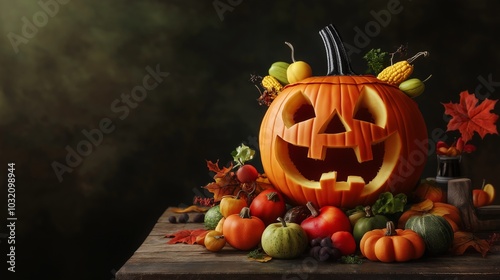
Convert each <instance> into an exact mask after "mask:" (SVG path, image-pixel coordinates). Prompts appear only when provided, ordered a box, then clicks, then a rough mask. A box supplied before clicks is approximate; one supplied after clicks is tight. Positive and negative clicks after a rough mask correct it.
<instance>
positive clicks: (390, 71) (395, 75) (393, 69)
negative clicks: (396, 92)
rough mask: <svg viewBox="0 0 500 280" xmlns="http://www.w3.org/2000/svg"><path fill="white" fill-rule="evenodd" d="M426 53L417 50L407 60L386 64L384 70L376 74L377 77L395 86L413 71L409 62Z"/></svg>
mask: <svg viewBox="0 0 500 280" xmlns="http://www.w3.org/2000/svg"><path fill="white" fill-rule="evenodd" d="M428 55H429V52H427V51H423V52H418V53H417V54H415V55H414V56H412V57H410V58H409V59H407V60H403V61H399V62H396V63H394V64H393V65H391V66H388V67H386V68H385V69H384V70H382V72H380V73H379V74H378V76H377V79H379V80H381V81H383V82H386V83H388V84H391V85H396V86H397V85H399V84H400V83H402V82H403V81H405V80H406V79H408V77H410V75H411V73H413V65H411V63H412V62H413V61H415V59H417V58H419V57H420V56H424V57H426V56H428ZM391 61H392V60H391Z"/></svg>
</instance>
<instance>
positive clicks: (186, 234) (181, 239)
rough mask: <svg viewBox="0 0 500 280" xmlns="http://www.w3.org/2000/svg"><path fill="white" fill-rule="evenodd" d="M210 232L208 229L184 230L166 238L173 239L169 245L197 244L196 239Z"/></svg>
mask: <svg viewBox="0 0 500 280" xmlns="http://www.w3.org/2000/svg"><path fill="white" fill-rule="evenodd" d="M206 232H208V230H206V229H193V230H189V229H184V230H180V231H178V232H176V233H172V234H167V235H165V237H167V238H172V239H170V240H169V241H168V242H167V244H176V243H185V244H196V237H197V236H198V235H201V234H205V233H206Z"/></svg>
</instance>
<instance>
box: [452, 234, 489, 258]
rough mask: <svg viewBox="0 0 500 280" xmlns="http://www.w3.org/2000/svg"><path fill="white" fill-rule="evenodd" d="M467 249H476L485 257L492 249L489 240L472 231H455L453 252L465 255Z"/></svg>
mask: <svg viewBox="0 0 500 280" xmlns="http://www.w3.org/2000/svg"><path fill="white" fill-rule="evenodd" d="M467 249H475V250H476V251H478V252H479V253H481V255H482V256H483V257H486V254H487V253H488V251H489V250H490V244H489V243H488V241H486V240H484V239H480V238H478V237H476V236H475V235H474V234H473V233H472V232H465V231H457V232H455V237H454V239H453V247H452V252H453V253H454V254H455V255H463V254H464V253H465V251H467Z"/></svg>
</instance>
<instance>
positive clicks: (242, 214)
mask: <svg viewBox="0 0 500 280" xmlns="http://www.w3.org/2000/svg"><path fill="white" fill-rule="evenodd" d="M251 217H252V216H250V208H248V207H243V208H241V211H240V218H242V219H250V218H251Z"/></svg>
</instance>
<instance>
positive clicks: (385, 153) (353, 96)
mask: <svg viewBox="0 0 500 280" xmlns="http://www.w3.org/2000/svg"><path fill="white" fill-rule="evenodd" d="M321 35H322V38H323V40H324V42H325V45H326V46H327V56H328V57H329V62H330V64H329V66H328V68H329V76H324V77H310V78H306V79H304V80H301V81H299V82H296V83H293V84H289V85H287V86H286V87H285V88H284V89H283V90H282V91H281V92H280V94H279V95H278V96H277V97H276V99H275V100H274V101H273V102H272V103H271V105H270V106H269V108H268V110H267V112H266V114H265V116H264V118H263V120H262V123H261V127H260V134H259V146H260V152H261V160H262V165H263V169H264V172H265V173H266V175H267V177H268V178H269V180H270V181H271V183H272V184H273V185H274V186H275V187H276V188H277V189H279V190H280V191H281V192H282V194H283V195H284V196H285V197H286V198H287V199H288V200H289V202H290V203H292V204H295V205H304V204H306V203H307V202H308V201H311V202H312V203H313V204H314V205H316V206H318V207H322V206H326V205H332V206H337V207H344V208H354V207H355V206H357V205H371V204H373V203H374V202H375V201H376V200H377V198H378V197H379V195H380V194H381V193H383V192H386V191H390V192H393V193H405V194H409V193H410V192H411V191H412V190H413V189H414V187H415V186H416V184H417V182H418V181H419V179H420V175H421V173H422V171H423V168H424V165H425V163H426V159H427V128H426V125H425V122H424V119H423V117H422V114H421V112H420V110H419V108H418V106H417V104H416V103H415V102H414V101H413V100H412V99H411V98H410V97H408V96H407V95H406V94H404V93H403V92H401V91H400V90H399V88H397V87H396V86H392V85H389V84H387V83H385V82H382V81H380V80H378V79H377V78H375V77H374V76H371V75H364V76H358V75H354V73H353V72H352V70H350V66H349V61H348V57H347V53H346V51H345V48H344V46H343V45H342V40H341V39H340V37H339V36H338V34H337V33H336V30H335V29H334V28H333V26H331V25H330V26H328V27H326V28H325V29H324V30H322V31H321ZM335 49H337V50H340V51H337V52H336V53H330V52H328V50H335ZM332 52H333V51H332ZM335 59H337V61H338V63H337V65H335V64H334V63H333V61H334V60H335ZM336 67H338V69H337V68H336Z"/></svg>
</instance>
